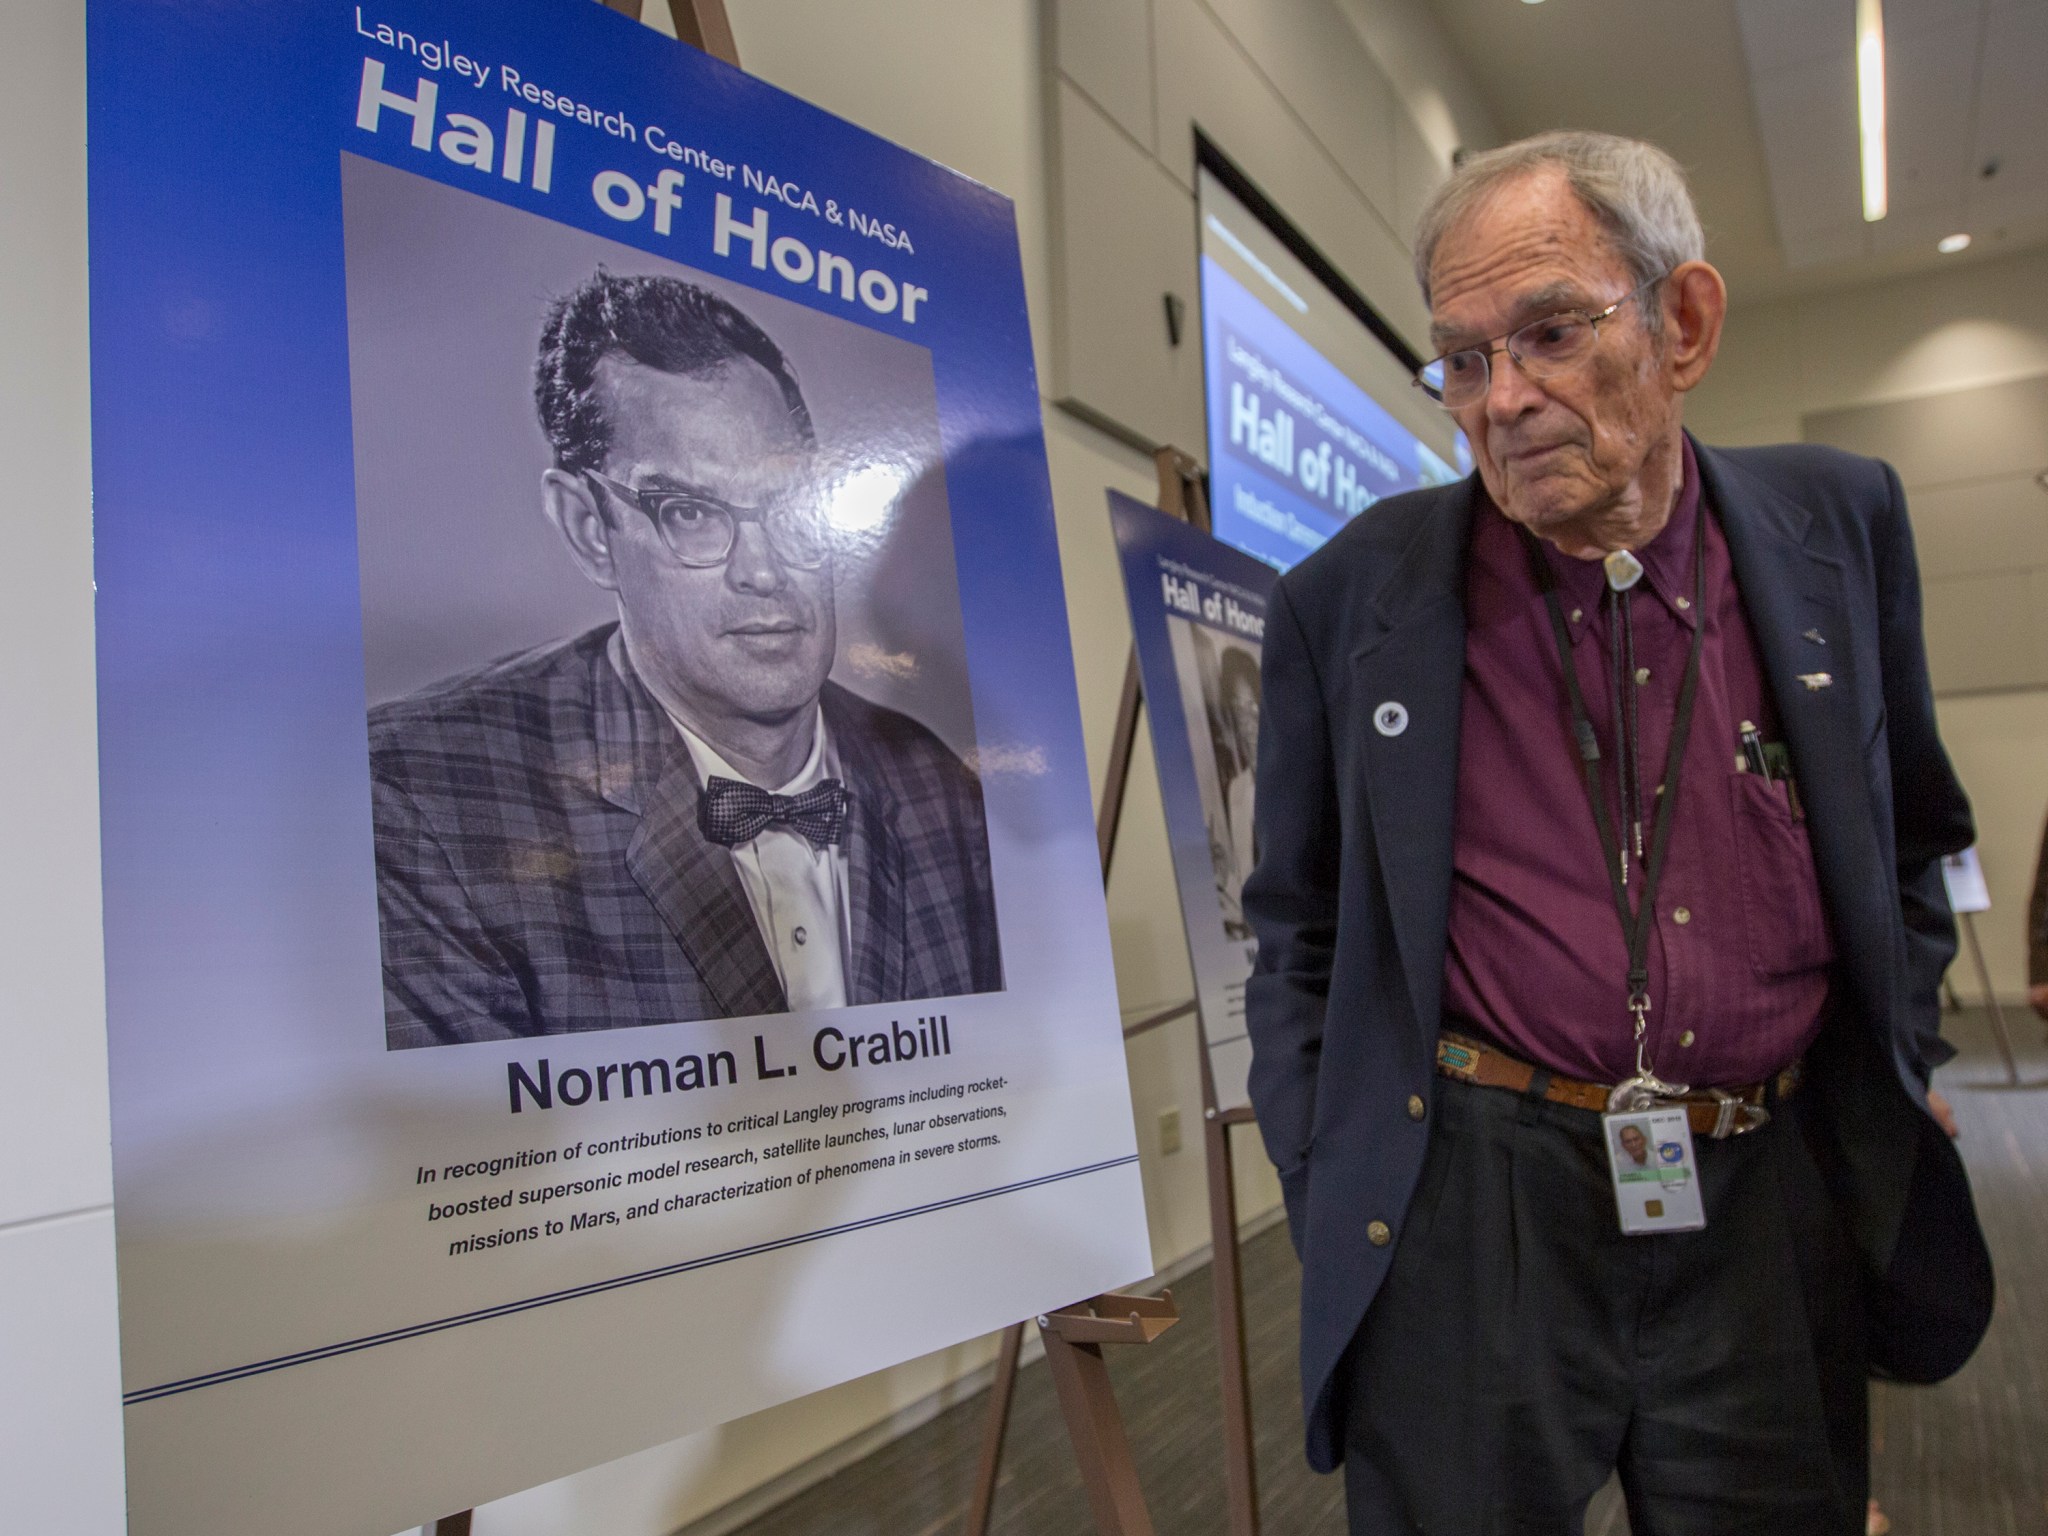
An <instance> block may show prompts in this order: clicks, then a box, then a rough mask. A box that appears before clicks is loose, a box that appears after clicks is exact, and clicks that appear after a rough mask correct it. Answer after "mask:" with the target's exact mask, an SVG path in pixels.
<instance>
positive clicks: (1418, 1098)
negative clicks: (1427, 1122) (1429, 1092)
mask: <svg viewBox="0 0 2048 1536" xmlns="http://www.w3.org/2000/svg"><path fill="white" fill-rule="evenodd" d="M1428 1113H1429V1106H1428V1105H1426V1104H1424V1103H1423V1102H1422V1095H1421V1094H1419V1093H1411V1094H1409V1095H1408V1118H1409V1119H1410V1120H1420V1119H1421V1118H1422V1117H1423V1116H1424V1115H1426V1114H1428Z"/></svg>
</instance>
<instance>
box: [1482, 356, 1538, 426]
mask: <svg viewBox="0 0 2048 1536" xmlns="http://www.w3.org/2000/svg"><path fill="white" fill-rule="evenodd" d="M1542 404H1543V391H1542V390H1541V389H1539V388H1537V387H1536V382H1535V380H1533V379H1531V378H1530V377H1529V375H1528V374H1526V373H1524V372H1523V371H1522V365H1521V364H1520V363H1518V362H1516V361H1515V355H1514V354H1513V353H1512V352H1510V351H1508V349H1507V348H1506V347H1495V348H1494V350H1493V356H1491V357H1490V358H1488V359H1487V368H1486V414H1487V416H1488V417H1489V418H1491V419H1492V420H1494V421H1513V420H1514V419H1515V418H1516V417H1517V416H1523V415H1526V414H1528V412H1530V411H1532V410H1535V409H1537V408H1539V407H1541V405H1542Z"/></svg>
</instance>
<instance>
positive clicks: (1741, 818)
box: [1728, 773, 1835, 979]
mask: <svg viewBox="0 0 2048 1536" xmlns="http://www.w3.org/2000/svg"><path fill="white" fill-rule="evenodd" d="M1728 794H1729V798H1730V799H1731V801H1732V802H1733V811H1734V815H1733V817H1732V825H1733V827H1734V830H1735V862H1736V866H1737V870H1738V873H1739V876H1740V893H1741V898H1742V924H1743V928H1744V930H1745V931H1746V933H1747V935H1748V939H1749V964H1750V969H1751V970H1753V971H1754V972H1755V973H1756V974H1757V976H1759V977H1760V978H1764V979H1771V978H1776V977H1784V976H1798V975H1803V974H1805V973H1806V972H1808V971H1815V970H1819V969H1820V968H1821V967H1822V966H1825V965H1827V964H1828V963H1829V962H1830V961H1832V960H1833V959H1834V958H1835V946H1834V942H1833V940H1832V939H1831V938H1830V937H1829V936H1828V922H1827V915H1826V914H1825V913H1824V912H1823V911H1822V910H1821V905H1820V880H1819V877H1818V876H1817V875H1816V874H1815V873H1814V868H1813V845H1812V844H1811V843H1810V842H1809V841H1808V840H1807V835H1806V823H1805V822H1804V821H1802V820H1799V819H1797V818H1795V817H1794V816H1793V814H1792V805H1791V797H1790V795H1789V794H1788V793H1787V790H1786V786H1784V785H1783V784H1777V783H1773V782H1772V781H1771V780H1769V779H1766V778H1764V777H1763V775H1761V774H1756V773H1735V774H1730V775H1729V777H1728Z"/></svg>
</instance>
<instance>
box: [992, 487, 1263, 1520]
mask: <svg viewBox="0 0 2048 1536" xmlns="http://www.w3.org/2000/svg"><path fill="white" fill-rule="evenodd" d="M1153 457H1154V461H1155V462H1156V464H1157V466H1158V470H1159V510H1160V511H1162V512H1165V513H1167V514H1168V515H1169V516H1172V517H1177V518H1179V519H1181V520H1182V521H1183V522H1186V523H1191V524H1193V525H1194V526H1195V527H1196V528H1199V529H1201V530H1202V531H1203V532H1204V533H1206V532H1208V531H1209V499H1208V495H1207V493H1206V492H1205V491H1204V489H1203V486H1202V472H1201V466H1200V465H1199V464H1197V463H1196V462H1195V460H1194V459H1193V458H1191V457H1190V456H1189V455H1188V454H1186V453H1184V452H1182V451H1181V450H1180V449H1178V448H1174V447H1165V448H1161V449H1160V450H1159V451H1158V452H1157V453H1156V454H1155V455H1154V456H1153ZM1143 702H1144V688H1143V685H1142V683H1141V680H1140V675H1139V671H1138V652H1137V648H1136V647H1135V646H1133V647H1132V650H1131V654H1130V658H1129V660H1128V661H1126V662H1125V664H1124V685H1123V693H1122V696H1121V697H1120V698H1119V700H1118V702H1117V712H1116V728H1115V730H1114V732H1113V733H1112V735H1111V737H1110V743H1109V762H1108V763H1107V765H1106V767H1105V773H1104V784H1103V788H1102V804H1101V806H1100V808H1099V809H1098V810H1097V811H1096V816H1095V846H1096V851H1097V853H1098V854H1100V856H1101V860H1102V884H1103V887H1104V889H1105V890H1106V889H1107V888H1108V886H1109V872H1110V861H1111V857H1112V855H1113V854H1114V853H1115V851H1116V834H1117V827H1118V825H1119V824H1120V823H1121V821H1122V819H1123V808H1124V795H1125V792H1126V790H1127V788H1128V787H1129V781H1130V771H1131V753H1132V751H1133V750H1134V749H1135V747H1136V745H1137V739H1138V711H1139V706H1140V705H1141V704H1142V703H1143ZM1196 1011H1197V1005H1196V1003H1195V1002H1193V1001H1192V1000H1190V1001H1188V1002H1185V1003H1180V1004H1177V1005H1175V1006H1174V1007H1171V1008H1165V1009H1162V1010H1160V1011H1159V1012H1157V1013H1154V1014H1149V1015H1147V1016H1146V1017H1144V1018H1140V1019H1135V1020H1133V1021H1132V1022H1131V1023H1129V1024H1126V1025H1125V1026H1124V1038H1125V1039H1126V1040H1129V1039H1131V1038H1132V1037H1134V1036H1137V1035H1141V1034H1144V1033H1145V1032H1146V1031H1147V1030H1152V1029H1157V1028H1158V1027H1159V1026H1160V1025H1162V1024H1169V1023H1171V1022H1172V1021H1173V1020H1175V1019H1180V1018H1185V1017H1186V1016H1187V1015H1188V1014H1190V1013H1194V1012H1196ZM1201 1064H1202V1150H1203V1156H1204V1162H1205V1165H1206V1173H1207V1177H1208V1180H1209V1239H1210V1250H1211V1252H1212V1253H1213V1254H1214V1258H1213V1260H1212V1262H1211V1277H1212V1279H1213V1281H1214V1299H1215V1323H1216V1356H1217V1361H1218V1364H1219V1368H1220V1374H1221V1377H1222V1382H1221V1385H1222V1391H1223V1468H1224V1481H1225V1486H1226V1492H1227V1496H1228V1508H1229V1515H1230V1526H1229V1529H1230V1532H1231V1536H1259V1489H1258V1467H1257V1463H1256V1461H1255V1459H1254V1456H1253V1447H1252V1398H1251V1371H1250V1368H1249V1366H1248V1364H1247V1355H1246V1349H1245V1331H1244V1275H1243V1268H1242V1265H1241V1263H1240V1255H1239V1253H1238V1248H1237V1181H1236V1163H1235V1157H1234V1155H1233V1151H1232V1147H1231V1141H1230V1130H1231V1127H1232V1126H1238V1125H1250V1124H1252V1123H1253V1115H1252V1112H1251V1110H1250V1108H1249V1107H1239V1108H1236V1109H1220V1108H1218V1106H1217V1103H1216V1080H1215V1076H1214V1074H1213V1073H1212V1072H1211V1071H1210V1069H1209V1051H1208V1046H1207V1043H1206V1041H1205V1042H1204V1043H1203V1045H1202V1047H1201ZM1023 1346H1024V1325H1023V1324H1022V1323H1016V1324H1013V1325H1011V1326H1010V1327H1009V1328H1007V1329H1005V1330H1004V1331H1003V1340H1002V1346H1001V1348H1000V1349H999V1350H998V1351H997V1355H996V1375H995V1380H994V1382H993V1383H991V1385H990V1387H989V1414H988V1422H987V1425H986V1427H985V1428H984V1430H983V1431H982V1447H981V1461H980V1465H979V1467H978V1469H977V1470H976V1473H975V1481H974V1493H973V1496H972V1498H971V1499H970V1501H969V1503H968V1507H967V1523H966V1525H965V1527H964V1536H988V1527H989V1519H990V1516H991V1515H992V1514H993V1512H994V1508H995V1495H996V1481H997V1477H998V1474H999V1473H1000V1471H1001V1468H1002V1457H1003V1437H1004V1435H1005V1433H1006V1432H1007V1431H1008V1428H1009V1422H1010V1403H1011V1399H1012V1397H1013V1396H1014V1395H1015V1392H1016V1386H1017V1362H1018V1357H1019V1355H1020V1353H1021V1352H1022V1350H1023ZM1047 1357H1048V1359H1050V1358H1051V1342H1050V1340H1048V1342H1047ZM1055 1380H1057V1377H1055Z"/></svg>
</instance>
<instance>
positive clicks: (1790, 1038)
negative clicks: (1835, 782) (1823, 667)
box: [1444, 442, 1834, 1088]
mask: <svg viewBox="0 0 2048 1536" xmlns="http://www.w3.org/2000/svg"><path fill="white" fill-rule="evenodd" d="M1684 475H1685V478H1684V483H1683V486H1682V487H1681V490H1680V493H1679V497H1678V503H1677V506H1676V507H1675V509H1674V510H1673V512H1672V516H1671V520H1670V522H1669V523H1667V524H1666V525H1665V527H1664V529H1663V530H1662V531H1661V532H1660V533H1659V534H1658V535H1657V537H1656V538H1655V539H1654V540H1653V541H1651V543H1650V544H1649V545H1648V546H1647V547H1646V548H1643V549H1640V550H1638V551H1636V554H1637V556H1638V558H1639V559H1641V561H1642V562H1643V566H1644V571H1645V574H1644V576H1643V579H1642V580H1641V581H1640V582H1639V583H1638V584H1637V586H1636V588H1635V594H1634V598H1633V609H1634V612H1633V626H1634V630H1635V659H1636V663H1637V666H1638V669H1639V672H1638V676H1641V675H1642V673H1643V672H1646V673H1647V678H1646V680H1644V681H1641V682H1640V683H1637V682H1633V681H1632V682H1631V683H1630V684H1629V686H1632V687H1635V688H1636V689H1637V693H1638V718H1639V721H1640V727H1641V731H1642V736H1643V741H1642V750H1641V763H1642V770H1641V771H1642V779H1643V797H1644V803H1645V812H1644V816H1645V825H1644V828H1643V839H1644V844H1645V847H1646V849H1647V846H1648V843H1649V840H1650V837H1651V832H1652V825H1653V818H1654V816H1655V811H1656V786H1657V784H1658V782H1659V780H1660V778H1661V777H1662V775H1663V771H1664V759H1665V754H1666V751H1667V750H1668V748H1669V745H1670V740H1671V729H1672V725H1673V721H1674V718H1675V716H1676V714H1677V708H1678V688H1679V684H1680V682H1681V680H1682V679H1683V677H1684V674H1685V662H1686V654H1687V650H1688V648H1689V647H1690V645H1691V641H1692V631H1693V626H1694V625H1695V624H1697V623H1699V622H1700V621H1701V619H1702V618H1703V617H1704V619H1705V622H1706V626H1707V628H1706V636H1705V639H1704V642H1703V646H1702V653H1701V658H1700V680H1699V689H1698V693H1697V695H1696V700H1695V703H1694V708H1693V724H1692V734H1691V737H1690V738H1689V740H1688V742H1687V745H1686V750H1685V758H1684V761H1683V763H1682V764H1681V765H1680V769H1679V795H1678V802H1677V805H1676V807H1675V808H1674V810H1673V813H1672V814H1673V821H1672V827H1671V851H1670V854H1669V855H1668V857H1667V859H1666V861H1665V865H1664V872H1663V879H1662V883H1661V884H1660V886H1659V888H1658V892H1657V904H1656V924H1655V927H1654V928H1653V930H1652V932H1651V935H1650V943H1649V971H1650V988H1649V990H1650V1023H1649V1031H1648V1035H1647V1040H1648V1045H1649V1061H1650V1064H1651V1065H1652V1067H1653V1068H1654V1069H1655V1070H1656V1071H1657V1073H1658V1075H1659V1076H1661V1077H1663V1078H1665V1079H1667V1080H1668V1081H1671V1082H1676V1083H1685V1084H1689V1085H1690V1086H1692V1087H1695V1088H1703V1087H1717V1086H1718V1087H1729V1086H1734V1085H1736V1084H1741V1083H1753V1082H1756V1081H1758V1080H1760V1079H1762V1078H1764V1077H1767V1076H1769V1075H1770V1074H1772V1073H1774V1072H1777V1071H1778V1070H1779V1069H1781V1068H1783V1067H1785V1066H1787V1065H1789V1064H1790V1063H1791V1062H1792V1061H1793V1060H1794V1059H1795V1058H1797V1057H1798V1055H1799V1054H1800V1052H1802V1051H1803V1050H1805V1048H1806V1047H1807V1045H1808V1044H1809V1043H1810V1042H1811V1041H1812V1039H1813V1036H1814V1035H1815V1033H1816V1032H1817V1031H1818V1030H1819V1028H1820V1023H1821V1016H1822V1011H1823V1009H1824V1008H1825V1007H1826V1003H1827V994H1828V967H1829V964H1830V962H1831V961H1832V960H1833V958H1834V950H1833V946H1832V944H1831V942H1830V940H1829V937H1828V931H1827V922H1826V919H1825V917H1824V916H1823V914H1822V910H1821V902H1820V887H1819V882H1818V880H1817V879H1816V877H1815V874H1814V868H1813V853H1812V849H1811V848H1810V846H1809V845H1808V842H1807V834H1806V826H1805V824H1804V822H1803V821H1802V820H1801V819H1799V817H1798V815H1797V814H1796V812H1795V810H1794V807H1793V804H1792V800H1791V797H1790V795H1789V794H1788V792H1787V788H1786V786H1785V785H1784V784H1783V783H1773V782H1768V781H1766V780H1765V779H1764V778H1762V777H1760V776H1759V775H1757V774H1754V773H1742V772H1737V771H1735V765H1736V761H1737V757H1738V755H1739V731H1740V727H1741V723H1742V722H1743V721H1745V720H1747V721H1752V722H1754V723H1755V724H1756V725H1757V726H1758V727H1759V728H1760V729H1761V731H1762V733H1763V736H1764V739H1765V740H1766V741H1776V740H1778V739H1779V738H1778V734H1777V729H1776V727H1777V711H1776V709H1775V708H1774V707H1773V705H1772V703H1771V700H1770V695H1769V690H1768V689H1767V688H1766V687H1765V686H1764V680H1763V673H1762V670H1761V668H1760V666H1759V665H1758V661H1757V654H1756V645H1755V641H1754V640H1753V638H1752V637H1751V635H1750V630H1749V622H1748V619H1747V618H1746V617H1745V616H1744V613H1743V608H1742V598H1741V595H1740V594H1739V593H1738V592H1737V591H1736V590H1735V574H1734V570H1733V568H1732V566H1731V564H1730V562H1729V558H1728V545H1727V542H1726V540H1725V539H1723V537H1722V535H1721V528H1720V524H1719V521H1718V520H1717V519H1716V518H1714V517H1713V516H1711V515H1709V513H1708V509H1705V508H1703V506H1702V503H1701V497H1700V482H1699V469H1698V466H1697V464H1696V463H1695V462H1694V457H1693V451H1692V445H1691V443H1690V442H1688V443H1687V444H1686V447H1685V471H1684ZM1482 497H1483V493H1482ZM1702 516H1706V530H1705V533H1706V556H1705V558H1706V577H1707V584H1706V611H1705V614H1704V615H1702V614H1700V613H1699V612H1698V611H1696V609H1695V607H1694V604H1693V590H1694V588H1693V570H1692V563H1693V537H1694V528H1695V525H1696V523H1697V521H1698V519H1699V518H1700V517H1702ZM1542 549H1543V553H1544V556H1545V558H1546V559H1547V560H1548V561H1549V563H1550V567H1551V569H1552V570H1553V571H1554V572H1555V573H1556V576H1557V579H1558V583H1559V585H1558V599H1559V601H1560V602H1561V603H1562V604H1563V606H1564V611H1565V616H1566V618H1567V620H1568V628H1569V630H1570V634H1571V640H1572V652H1573V662H1574V664H1575V665H1576V668H1577V671H1578V676H1579V687H1580V689H1581V690H1582V691H1583V693H1584V695H1585V700H1586V712H1587V714H1588V716H1589V717H1590V718H1591V720H1592V723H1593V729H1594V732H1595V734H1596V735H1597V737H1598V738H1599V742H1600V751H1601V764H1600V766H1601V769H1602V771H1603V773H1604V775H1605V779H1604V785H1603V793H1604V794H1605V796H1606V800H1607V810H1608V815H1609V816H1610V818H1616V819H1618V818H1619V816H1620V803H1621V797H1620V793H1619V785H1618V780H1617V772H1618V753H1617V752H1616V750H1615V747H1616V742H1615V721H1614V715H1615V708H1614V691H1615V684H1614V673H1613V658H1612V654H1611V652H1610V651H1609V649H1608V647H1609V645H1610V644H1611V643H1612V642H1613V641H1614V639H1615V637H1614V635H1613V634H1611V632H1610V629H1611V625H1612V619H1611V615H1612V613H1613V608H1612V604H1611V603H1610V601H1609V600H1608V599H1607V595H1606V594H1607V587H1606V576H1605V572H1604V571H1603V569H1602V567H1601V564H1600V562H1598V561H1597V560H1575V559H1572V558H1571V557H1569V556H1566V555H1563V554H1560V553H1559V552H1558V551H1557V550H1556V549H1554V548H1552V547H1551V546H1550V545H1548V544H1545V545H1543V546H1542ZM1465 616H1466V642H1465V688H1464V717H1463V724H1462V731H1461V739H1460V748H1459V757H1458V802H1457V823H1456V826H1457V832H1456V842H1455V847H1454V850H1453V879H1452V886H1451V909H1450V944H1449V948H1448V950H1447V953H1446V958H1445V963H1444V1016H1445V1022H1446V1023H1447V1025H1448V1026H1449V1027H1451V1028H1453V1029H1457V1030H1461V1031H1463V1032H1466V1033H1469V1034H1472V1035H1475V1036H1478V1037H1479V1038H1481V1039H1489V1040H1491V1041H1493V1042H1494V1043H1496V1044H1498V1045H1500V1046H1501V1047H1503V1048H1504V1049H1506V1050H1508V1051H1510V1052H1512V1053H1513V1054H1515V1055H1517V1056H1519V1057H1521V1058H1523V1059H1524V1060H1526V1061H1532V1062H1535V1063H1536V1064H1537V1065H1538V1066H1542V1067H1546V1068H1548V1069H1549V1070H1551V1071H1552V1072H1555V1073H1560V1074H1562V1075H1564V1076H1567V1077H1574V1078H1581V1079H1585V1080H1588V1081H1592V1082H1598V1083H1612V1082H1617V1081H1619V1080H1620V1079H1622V1078H1625V1077H1627V1076H1629V1075H1630V1074H1631V1073H1632V1072H1633V1071H1634V1070H1635V1048H1634V1044H1633V1025H1632V1022H1631V1017H1630V1014H1629V1012H1628V1007H1627V997H1628V950H1627V944H1626V942H1625V940H1624V937H1623V934H1622V929H1621V921H1620V918H1619V916H1618V914H1617V913H1616V912H1615V910H1614V898H1613V894H1612V885H1611V883H1610V882H1609V880H1608V877H1607V874H1606V870H1605V866H1604V864H1603V862H1602V855H1601V851H1600V841H1599V837H1598V834H1597V832H1596V830H1595V826H1594V821H1593V812H1592V807H1591V803H1590V801H1589V799H1588V797H1587V794H1586V784H1585V778H1584V776H1583V774H1582V772H1581V770H1580V767H1579V760H1578V753H1577V750H1576V749H1575V748H1574V747H1573V745H1572V738H1571V706H1570V702H1569V699H1568V698H1567V696H1566V693H1565V688H1564V676H1563V673H1562V672H1561V671H1560V669H1559V665H1558V656H1557V645H1556V641H1555V640H1554V639H1553V637H1552V634H1551V629H1550V620H1549V616H1548V614H1547V613H1546V612H1545V608H1544V601H1543V594H1542V591H1541V589H1540V588H1539V586H1538V585H1537V582H1536V577H1535V573H1534V572H1533V571H1532V570H1531V569H1530V564H1529V557H1528V553H1527V551H1526V548H1525V546H1524V544H1523V542H1522V539H1521V536H1520V534H1519V533H1518V532H1517V531H1516V530H1515V527H1514V525H1513V524H1511V523H1509V522H1508V520H1507V519H1506V518H1505V517H1503V516H1502V515H1501V513H1500V511H1499V510H1498V509H1497V508H1496V507H1495V506H1494V505H1493V504H1492V502H1491V501H1490V500H1486V499H1482V502H1481V505H1480V508H1479V512H1478V515H1477V517H1476V518H1475V520H1474V524H1473V532H1472V546H1471V551H1470V558H1469V561H1468V565H1467V570H1466V577H1465ZM1629 875H1630V883H1629V898H1630V901H1631V904H1633V903H1634V902H1635V901H1636V900H1637V899H1638V898H1639V897H1640V894H1641V891H1642V875H1643V866H1642V864H1641V863H1640V862H1639V861H1638V860H1637V859H1636V858H1635V857H1634V855H1633V850H1632V849H1631V855H1630V859H1629Z"/></svg>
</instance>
